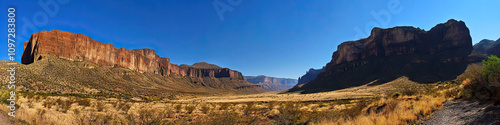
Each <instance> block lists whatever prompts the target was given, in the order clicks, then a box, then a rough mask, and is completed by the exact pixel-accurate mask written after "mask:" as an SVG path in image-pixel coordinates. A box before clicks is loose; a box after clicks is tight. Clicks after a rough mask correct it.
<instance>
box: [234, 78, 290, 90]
mask: <svg viewBox="0 0 500 125" xmlns="http://www.w3.org/2000/svg"><path fill="white" fill-rule="evenodd" d="M244 77H245V80H246V81H248V82H251V83H254V84H256V85H260V86H262V88H263V89H264V90H267V91H281V90H286V89H289V88H292V87H293V86H295V85H296V84H297V79H290V78H276V77H269V76H264V75H259V76H244Z"/></svg>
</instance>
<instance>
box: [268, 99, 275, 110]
mask: <svg viewBox="0 0 500 125" xmlns="http://www.w3.org/2000/svg"><path fill="white" fill-rule="evenodd" d="M275 105H276V101H269V102H267V108H268V109H269V110H273V109H274V106H275Z"/></svg>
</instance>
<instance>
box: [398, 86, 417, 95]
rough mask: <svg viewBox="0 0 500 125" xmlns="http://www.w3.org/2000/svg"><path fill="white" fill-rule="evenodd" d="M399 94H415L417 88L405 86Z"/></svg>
mask: <svg viewBox="0 0 500 125" xmlns="http://www.w3.org/2000/svg"><path fill="white" fill-rule="evenodd" d="M401 94H402V95H407V96H412V95H416V94H418V89H416V88H415V87H405V88H403V90H402V91H401Z"/></svg>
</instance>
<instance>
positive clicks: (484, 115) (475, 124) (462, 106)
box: [423, 100, 500, 125]
mask: <svg viewBox="0 0 500 125" xmlns="http://www.w3.org/2000/svg"><path fill="white" fill-rule="evenodd" d="M499 116H500V105H498V104H497V105H495V104H493V103H491V102H481V101H477V100H452V101H448V102H446V103H444V106H443V108H441V109H440V110H438V111H437V112H435V113H434V114H433V115H432V116H431V118H430V119H428V120H426V121H424V122H423V124H425V125H499V124H500V117H499Z"/></svg>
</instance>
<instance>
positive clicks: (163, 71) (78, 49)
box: [2, 30, 265, 98]
mask: <svg viewBox="0 0 500 125" xmlns="http://www.w3.org/2000/svg"><path fill="white" fill-rule="evenodd" d="M24 46H25V49H24V52H23V55H22V63H23V64H19V65H18V66H19V68H18V69H19V73H18V74H17V75H18V76H17V77H18V78H20V79H19V81H20V82H19V85H20V86H21V87H19V88H18V89H20V91H23V92H35V93H50V94H77V95H85V96H88V95H92V96H107V97H109V96H121V97H127V98H130V97H145V96H158V97H162V98H163V97H179V96H188V95H210V94H238V93H258V92H264V91H265V90H264V89H262V88H261V87H260V86H258V85H254V84H252V83H249V82H247V81H245V80H244V79H243V75H241V73H240V72H238V71H235V70H231V69H229V68H221V67H219V66H217V65H214V64H209V63H206V62H200V63H195V64H193V65H191V66H189V65H180V66H178V65H176V64H172V63H170V59H169V58H163V57H159V56H158V55H157V54H156V53H155V51H154V50H152V49H135V50H127V49H124V48H120V49H117V48H114V46H113V45H111V44H108V43H101V42H99V41H94V40H92V39H91V38H90V37H88V36H85V35H82V34H78V33H70V32H65V31H58V30H53V31H41V32H39V33H34V34H33V35H32V37H31V38H30V40H29V41H26V42H25V44H24ZM6 63H7V62H6V61H3V62H2V68H4V67H6ZM2 74H4V73H2Z"/></svg>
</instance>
